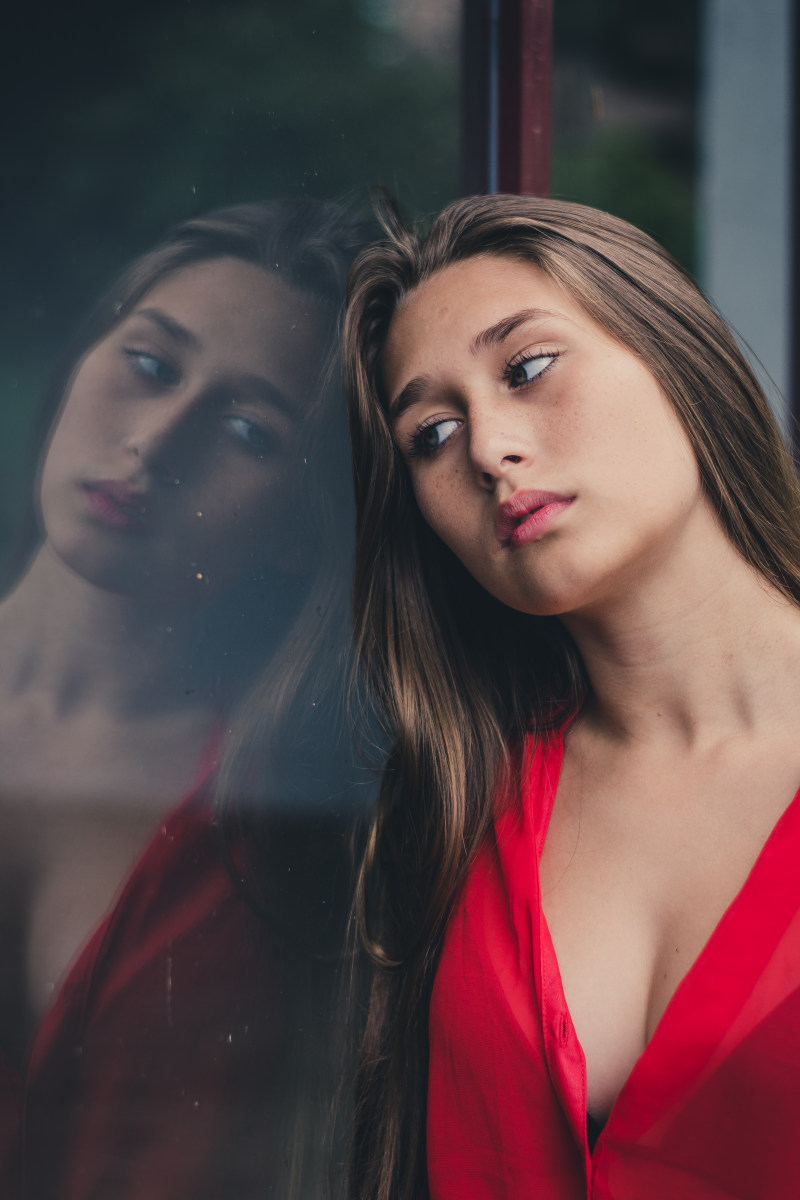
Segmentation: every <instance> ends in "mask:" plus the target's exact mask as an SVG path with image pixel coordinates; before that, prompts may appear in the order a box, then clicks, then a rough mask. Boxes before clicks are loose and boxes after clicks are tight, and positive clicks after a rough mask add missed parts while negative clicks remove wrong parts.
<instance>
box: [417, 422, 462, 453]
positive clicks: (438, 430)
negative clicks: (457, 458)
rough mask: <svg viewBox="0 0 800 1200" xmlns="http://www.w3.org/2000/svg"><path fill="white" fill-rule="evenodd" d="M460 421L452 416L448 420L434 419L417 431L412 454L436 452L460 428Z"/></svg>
mask: <svg viewBox="0 0 800 1200" xmlns="http://www.w3.org/2000/svg"><path fill="white" fill-rule="evenodd" d="M460 424H461V422H460V421H456V420H454V419H453V418H450V419H449V420H446V421H432V422H431V423H430V424H429V425H423V426H422V427H421V428H420V429H418V430H417V431H416V433H415V434H414V438H413V443H412V454H417V455H422V456H423V457H424V456H425V455H430V454H435V453H436V451H437V450H439V449H440V448H441V447H442V446H443V445H444V443H445V442H446V441H447V440H448V438H451V437H452V436H453V434H454V433H455V431H456V430H457V429H458V427H459V425H460Z"/></svg>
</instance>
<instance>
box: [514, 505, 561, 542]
mask: <svg viewBox="0 0 800 1200" xmlns="http://www.w3.org/2000/svg"><path fill="white" fill-rule="evenodd" d="M571 504H572V500H558V501H556V502H555V503H553V504H544V505H542V507H541V508H537V509H536V511H535V512H532V513H531V514H530V516H529V517H526V518H525V520H524V521H523V522H522V523H521V524H520V525H518V526H517V527H516V529H515V530H514V532H513V533H512V534H511V537H510V538H509V539H508V542H507V545H508V548H509V549H512V550H513V549H517V548H518V547H519V546H527V544H528V542H535V541H537V540H538V539H539V538H540V537H544V535H545V534H546V533H548V532H549V531H550V529H552V527H553V524H554V522H555V521H557V520H558V518H559V517H560V516H561V514H562V513H563V512H564V510H565V509H567V508H569V506H570V505H571Z"/></svg>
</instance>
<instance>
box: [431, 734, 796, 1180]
mask: <svg viewBox="0 0 800 1200" xmlns="http://www.w3.org/2000/svg"><path fill="white" fill-rule="evenodd" d="M561 756H562V739H561V737H560V736H558V735H555V736H553V737H552V738H551V739H550V740H549V741H548V742H546V743H544V744H543V745H541V746H540V747H539V748H538V749H536V750H535V751H531V752H530V754H529V769H528V770H527V772H526V779H525V783H524V787H523V796H522V805H521V806H519V805H514V806H513V807H510V808H506V809H505V810H504V811H503V812H502V813H501V814H500V815H499V816H498V818H497V819H496V821H495V827H494V836H493V838H492V839H491V840H490V841H489V842H487V844H486V845H485V847H484V848H483V850H482V852H481V853H480V854H479V856H478V858H477V859H476V861H475V863H474V865H473V867H472V869H471V871H470V874H469V876H468V879H467V882H466V885H465V888H464V891H463V894H462V896H461V898H460V901H459V903H458V904H457V906H456V908H455V910H454V912H453V915H452V917H451V919H450V923H449V926H448V929H447V932H446V935H445V941H444V946H443V950H442V957H441V962H440V965H439V969H438V973H437V976H436V981H435V984H434V989H433V996H432V999H431V1008H430V1072H429V1085H428V1172H429V1179H430V1190H431V1197H432V1200H451V1198H452V1200H456V1198H457V1200H523V1198H524V1200H531V1198H539V1197H541V1200H581V1198H583V1197H587V1198H591V1200H678V1198H680V1200H734V1198H735V1200H798V1197H800V793H798V795H797V796H795V798H794V800H793V802H792V803H791V804H790V806H789V808H788V809H787V810H786V812H785V813H784V814H783V816H782V817H781V819H780V820H779V821H778V824H777V825H776V826H775V829H774V830H773V832H772V834H771V835H770V838H769V839H768V841H767V843H766V845H765V846H764V848H763V850H762V851H761V854H760V855H759V857H758V859H757V861H756V863H755V865H754V867H753V869H752V871H751V872H750V874H749V876H748V878H747V880H746V882H745V884H744V886H743V887H742V889H741V891H740V892H739V893H738V895H737V896H736V898H735V899H734V901H733V903H732V904H731V905H730V907H729V908H728V909H727V911H726V912H725V914H724V915H723V917H722V919H721V921H720V922H719V924H718V925H717V927H716V929H715V930H714V932H713V934H712V935H711V938H710V939H709V941H708V943H707V944H706V946H705V948H704V949H703V951H702V953H701V954H700V956H699V958H698V959H697V961H696V962H695V963H694V965H693V966H692V967H691V969H690V970H689V972H688V973H687V975H686V976H685V977H684V979H683V981H682V982H681V984H680V985H679V987H678V989H677V991H676V992H675V995H674V996H673V998H672V1000H671V1001H670V1003H669V1005H668V1006H667V1009H666V1011H665V1013H664V1015H663V1017H662V1019H661V1021H660V1022H659V1024H658V1026H657V1027H656V1030H655V1032H654V1034H653V1037H652V1038H651V1040H650V1042H649V1043H648V1045H647V1047H646V1048H645V1051H644V1053H643V1054H642V1055H641V1057H640V1058H639V1060H638V1062H637V1063H636V1065H635V1066H634V1068H633V1071H632V1072H631V1074H630V1076H629V1078H628V1079H627V1081H626V1083H625V1085H624V1086H623V1088H622V1091H621V1092H620V1094H619V1096H618V1098H617V1101H616V1103H615V1104H614V1107H613V1108H612V1110H611V1114H610V1116H609V1119H608V1122H607V1124H606V1126H605V1129H604V1130H603V1132H602V1134H601V1135H600V1138H599V1140H598V1142H597V1145H596V1147H595V1150H594V1153H593V1154H591V1155H590V1153H589V1148H588V1144H587V1140H586V1068H585V1062H584V1057H583V1051H582V1050H581V1047H580V1044H579V1042H578V1039H577V1037H576V1035H575V1030H574V1028H573V1025H572V1021H571V1018H570V1015H569V1012H568V1010H567V1005H566V1002H565V999H564V992H563V988H562V985H561V977H560V974H559V970H558V963H557V961H556V957H555V953H554V950H553V944H552V941H551V939H550V935H549V932H548V929H547V924H546V922H545V918H544V915H543V912H542V906H541V899H540V891H539V877H538V862H539V858H540V856H541V852H542V846H543V844H544V837H545V833H546V831H547V825H548V821H549V819H550V813H551V810H552V806H553V799H554V797H555V792H556V787H557V785H558V778H559V774H560V770H561ZM600 999H601V998H599V997H598V1002H600Z"/></svg>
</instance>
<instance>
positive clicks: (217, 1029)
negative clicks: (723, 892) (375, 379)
mask: <svg viewBox="0 0 800 1200" xmlns="http://www.w3.org/2000/svg"><path fill="white" fill-rule="evenodd" d="M459 21H460V11H459V5H458V3H457V0H435V2H434V3H431V2H428V0H426V2H424V3H423V2H422V0H414V2H405V0H342V2H341V3H337V4H329V3H324V2H323V0H307V2H306V0H304V2H303V3H300V4H286V3H283V2H280V0H230V2H228V3H224V4H223V3H217V2H215V0H166V2H165V0H158V2H156V0H143V2H142V3H140V4H138V5H137V6H135V7H134V8H125V9H121V8H119V6H110V5H108V4H106V3H102V4H101V3H99V2H98V0H86V2H85V3H81V4H78V5H57V4H55V3H45V4H43V5H35V6H27V7H26V6H17V8H16V10H15V12H14V13H13V14H12V15H9V16H8V18H7V20H6V23H5V36H4V38H3V49H2V78H3V83H4V88H5V111H6V114H7V116H8V117H9V119H8V120H7V121H6V122H5V133H4V135H3V141H2V165H3V180H4V188H3V196H2V200H0V203H2V206H3V221H2V233H1V234H0V237H1V238H2V255H3V266H4V269H3V272H2V282H1V283H0V287H1V288H2V300H1V302H2V307H3V322H2V327H1V328H0V386H1V387H2V393H3V404H2V406H1V407H0V455H1V456H2V458H1V460H0V543H2V548H3V551H4V558H5V560H6V564H7V566H6V580H5V585H4V586H5V591H4V594H3V596H2V599H0V644H1V647H2V653H0V894H1V895H2V899H3V904H2V916H0V948H2V951H3V961H4V967H5V969H4V973H3V981H2V984H0V1095H1V1096H2V1104H0V1192H2V1194H3V1196H12V1195H16V1194H17V1191H16V1189H17V1187H18V1186H21V1181H22V1179H23V1178H24V1181H25V1188H26V1191H25V1195H26V1196H28V1197H45V1196H46V1197H51V1198H52V1197H55V1196H59V1197H67V1196H69V1197H71V1198H72V1200H77V1198H79V1197H89V1196H99V1195H105V1196H114V1197H115V1198H118V1200H125V1198H126V1197H127V1198H129V1200H133V1198H134V1197H136V1198H143V1197H147V1198H148V1200H155V1198H157V1197H159V1196H164V1197H167V1196H169V1197H177V1196H192V1197H196V1198H199V1197H202V1196H208V1197H209V1198H211V1197H213V1198H214V1200H218V1198H219V1197H222V1196H224V1197H225V1198H226V1200H237V1198H244V1197H255V1196H258V1197H263V1196H267V1195H270V1196H274V1197H281V1198H283V1197H285V1196H288V1195H290V1194H296V1195H299V1196H301V1197H304V1196H308V1197H314V1198H317V1197H319V1196H320V1195H322V1194H323V1192H324V1190H325V1187H326V1183H325V1180H326V1178H327V1175H328V1171H329V1168H330V1167H331V1164H332V1163H333V1164H336V1163H338V1164H341V1159H342V1154H343V1152H342V1148H341V1143H340V1142H337V1141H336V1135H335V1133H332V1132H331V1130H332V1125H331V1121H330V1113H331V1109H332V1107H333V1101H334V1095H335V1092H336V1088H337V1086H338V1085H339V1083H340V1081H341V1078H342V1062H343V1061H344V1060H343V1058H342V1028H341V1022H340V1015H341V1003H340V1001H341V995H342V990H343V989H344V988H345V986H346V980H345V981H344V982H343V980H342V978H341V972H340V970H339V966H340V962H341V950H342V946H343V944H344V939H345V932H346V928H347V908H348V903H349V897H350V892H351V885H352V878H351V874H350V865H351V860H352V856H351V853H350V835H351V826H352V821H353V816H354V813H356V812H357V811H358V810H359V808H363V806H364V804H365V803H366V801H367V800H368V798H369V797H370V796H371V795H372V789H373V783H374V776H373V773H372V772H371V770H370V769H369V768H368V767H365V766H363V764H362V761H361V759H360V758H359V757H358V754H357V751H356V750H355V749H354V747H353V746H352V744H351V740H350V737H349V734H348V731H347V729H346V724H347V722H346V720H345V716H344V701H343V694H344V689H345V683H346V672H347V657H348V655H347V626H348V616H347V602H348V594H349V578H348V575H349V561H350V553H349V544H350V539H351V536H352V534H351V525H352V517H351V509H350V500H349V493H350V478H349V474H350V468H349V455H348V451H347V447H346V437H345V430H344V412H343V402H342V397H341V394H340V389H339V382H338V373H337V364H336V362H335V346H336V314H337V311H338V305H339V303H340V301H341V297H342V289H343V282H344V277H345V273H346V270H347V266H348V263H349V261H350V260H351V258H352V256H353V254H354V253H355V251H356V249H357V247H358V245H359V243H360V240H362V239H363V237H364V236H365V232H366V230H365V227H364V226H363V225H359V224H357V223H356V221H355V217H354V216H353V213H354V212H355V213H358V212H359V211H360V212H361V214H362V215H363V213H364V212H365V211H366V210H367V209H368V204H367V202H366V192H367V189H368V188H369V187H370V186H371V185H373V184H382V185H384V186H386V187H388V188H389V189H390V190H391V191H392V192H394V193H395V194H396V195H397V196H398V197H399V198H400V200H401V202H402V203H403V204H404V205H405V206H406V208H407V209H408V210H409V211H410V212H411V213H412V214H418V213H424V212H427V211H429V210H433V209H438V208H439V207H441V206H442V205H443V204H444V203H445V202H446V201H447V200H449V199H450V198H452V197H453V196H455V195H456V194H457V192H458V188H459V163H458V159H457V156H458V146H459V136H458V129H459V112H458V84H459V80H458V40H459ZM284 201H288V202H286V203H284ZM245 203H246V204H249V205H251V207H250V208H247V209H244V210H243V209H241V208H237V209H235V211H226V212H225V213H224V214H223V215H222V216H217V217H215V218H214V220H213V221H211V222H210V223H209V222H205V223H203V222H202V221H200V222H199V223H196V224H194V225H192V226H189V227H184V228H183V230H182V232H181V233H180V234H179V235H177V236H173V237H172V240H171V241H169V242H168V243H167V244H166V245H163V244H161V243H163V239H164V238H165V236H166V235H167V231H168V230H169V229H170V228H171V227H174V226H175V225H176V223H179V222H186V221H187V220H190V219H194V218H202V217H203V216H204V214H207V213H209V211H211V210H218V209H219V208H220V207H226V208H230V206H240V205H242V204H245ZM253 205H255V207H253ZM156 244H161V245H160V248H159V249H158V250H157V251H156V252H155V253H154V252H153V247H154V246H156ZM131 260H135V264H136V265H135V268H134V270H133V272H132V273H128V274H127V275H123V276H122V278H121V280H120V272H122V271H123V270H124V268H125V267H126V264H127V263H129V262H130V261H131ZM115 279H116V280H117V283H116V284H115V285H114V287H113V289H112V291H111V293H106V289H107V288H108V286H109V285H110V284H111V282H112V281H113V280H115ZM101 295H105V299H104V300H103V301H102V303H101V304H100V306H99V307H98V308H96V309H95V310H94V312H93V316H92V317H91V319H90V320H89V323H88V324H84V323H83V315H84V314H85V313H86V312H87V311H88V310H90V309H91V307H92V305H93V303H94V301H95V300H96V299H97V297H98V296H101ZM76 331H77V333H76ZM75 338H77V340H74V339H75ZM70 339H73V340H70ZM51 380H52V381H54V383H53V386H52V387H51V385H50V381H51ZM345 974H346V973H345ZM343 1103H344V1106H345V1108H346V1097H345V1099H344V1101H343Z"/></svg>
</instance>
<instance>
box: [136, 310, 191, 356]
mask: <svg viewBox="0 0 800 1200" xmlns="http://www.w3.org/2000/svg"><path fill="white" fill-rule="evenodd" d="M131 316H132V317H146V318H147V319H148V321H152V322H153V324H154V325H158V327H159V329H162V330H163V331H164V333H166V334H167V335H168V336H169V337H171V338H173V339H174V340H175V341H176V342H181V343H182V344H183V345H184V346H191V347H192V348H193V349H195V350H197V349H199V347H200V340H199V338H197V337H195V335H194V334H193V333H192V331H191V330H190V329H187V328H186V326H185V325H181V323H180V321H176V320H175V318H174V317H170V316H168V315H167V313H165V312H163V311H162V310H161V309H160V308H139V309H135V310H134V311H133V312H132V313H131Z"/></svg>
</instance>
